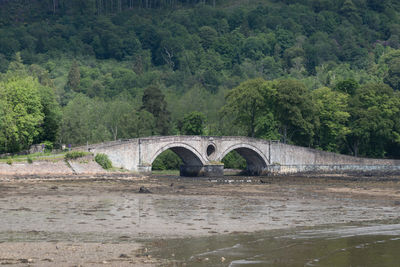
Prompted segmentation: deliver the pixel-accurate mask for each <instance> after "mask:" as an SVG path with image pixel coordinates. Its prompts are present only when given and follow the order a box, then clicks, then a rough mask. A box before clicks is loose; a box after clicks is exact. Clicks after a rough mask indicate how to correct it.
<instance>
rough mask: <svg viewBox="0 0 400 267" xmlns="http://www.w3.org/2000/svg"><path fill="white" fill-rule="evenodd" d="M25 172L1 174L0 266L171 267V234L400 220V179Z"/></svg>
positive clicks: (186, 235)
mask: <svg viewBox="0 0 400 267" xmlns="http://www.w3.org/2000/svg"><path fill="white" fill-rule="evenodd" d="M19 178H20V179H18V180H16V179H9V178H8V179H1V178H0V242H1V243H0V263H1V264H17V265H20V264H25V265H26V264H34V265H41V266H46V265H49V266H50V265H55V264H57V265H58V266H73V265H84V266H87V265H99V264H108V265H115V266H124V265H132V264H136V265H137V266H143V265H149V266H152V265H165V264H167V265H168V263H167V262H165V261H162V259H157V260H155V259H153V257H152V247H157V249H160V246H161V247H162V241H163V240H165V239H171V238H187V237H201V236H220V235H236V234H239V233H249V232H255V231H265V230H273V229H292V228H296V227H312V226H321V225H340V224H349V223H357V222H374V221H379V222H382V221H386V222H397V221H398V220H399V216H400V179H398V177H340V176H337V177H325V178H318V177H261V178H260V177H258V178H254V177H225V178H223V179H207V178H206V179H204V178H202V179H192V178H179V177H171V176H152V177H133V176H130V175H129V174H124V175H123V174H116V175H111V176H97V177H77V176H74V177H73V179H70V178H69V177H68V176H66V177H46V178H45V179H39V178H37V177H29V179H26V177H19ZM140 187H145V188H146V189H148V190H150V192H151V193H150V194H144V193H143V194H142V193H139V188H140Z"/></svg>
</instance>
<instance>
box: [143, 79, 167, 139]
mask: <svg viewBox="0 0 400 267" xmlns="http://www.w3.org/2000/svg"><path fill="white" fill-rule="evenodd" d="M142 102H143V106H142V109H144V110H146V111H148V112H150V113H151V114H153V116H154V119H155V123H156V130H157V133H158V134H161V135H166V134H168V132H169V127H170V125H169V123H170V114H169V112H168V110H167V102H166V101H165V96H164V94H163V93H162V92H161V90H160V88H159V87H158V86H156V85H151V86H149V87H147V88H146V89H145V90H144V93H143V97H142ZM155 133H156V132H153V133H152V134H155Z"/></svg>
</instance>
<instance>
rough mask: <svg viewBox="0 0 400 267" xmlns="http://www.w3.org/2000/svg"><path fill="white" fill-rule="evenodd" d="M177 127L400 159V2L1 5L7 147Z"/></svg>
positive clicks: (96, 0) (26, 0)
mask: <svg viewBox="0 0 400 267" xmlns="http://www.w3.org/2000/svg"><path fill="white" fill-rule="evenodd" d="M175 134H199V135H202V134H203V135H247V136H252V137H258V138H265V139H274V140H281V141H282V142H286V143H291V144H296V145H301V146H308V147H312V148H317V149H322V150H327V151H334V152H340V153H345V154H350V155H357V156H364V157H387V158H400V2H399V1H396V0H264V1H252V0H246V1H245V0H202V1H198V0H186V1H183V0H85V1H83V0H46V1H45V0H42V1H40V0H13V1H11V0H0V153H5V152H18V151H21V150H24V149H26V148H28V147H29V146H30V145H31V144H34V143H42V142H45V141H46V142H47V143H50V142H51V143H52V144H54V146H59V145H60V144H73V145H80V144H86V142H89V143H96V142H101V141H107V140H116V139H123V138H134V137H141V136H149V135H175ZM166 157H167V158H168V157H169V156H168V155H167V156H166ZM229 157H231V161H232V162H236V161H237V159H235V156H232V155H230V156H229ZM170 161H174V159H171V160H170ZM166 164H167V161H166V162H165V164H164V165H166ZM238 164H242V163H238ZM161 165H162V164H161ZM228 165H229V164H228Z"/></svg>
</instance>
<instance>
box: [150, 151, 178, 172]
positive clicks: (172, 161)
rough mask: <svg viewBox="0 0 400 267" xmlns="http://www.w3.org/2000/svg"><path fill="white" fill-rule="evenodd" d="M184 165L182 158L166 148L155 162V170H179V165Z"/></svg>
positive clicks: (153, 167) (153, 165)
mask: <svg viewBox="0 0 400 267" xmlns="http://www.w3.org/2000/svg"><path fill="white" fill-rule="evenodd" d="M181 165H182V160H181V158H180V157H179V156H178V155H177V154H175V153H174V152H172V151H171V150H169V149H168V150H166V151H164V152H162V153H161V154H160V155H159V156H158V157H157V158H156V159H155V160H154V162H153V164H152V169H153V170H179V166H181Z"/></svg>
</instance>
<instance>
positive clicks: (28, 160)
mask: <svg viewBox="0 0 400 267" xmlns="http://www.w3.org/2000/svg"><path fill="white" fill-rule="evenodd" d="M26 162H28V163H29V164H32V163H33V159H32V158H31V157H29V156H28V157H27V158H26Z"/></svg>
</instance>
